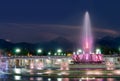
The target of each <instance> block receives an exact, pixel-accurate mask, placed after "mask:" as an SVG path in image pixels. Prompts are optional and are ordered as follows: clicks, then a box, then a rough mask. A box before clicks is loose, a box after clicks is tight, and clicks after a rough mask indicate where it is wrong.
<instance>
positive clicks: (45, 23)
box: [0, 0, 120, 42]
mask: <svg viewBox="0 0 120 81" xmlns="http://www.w3.org/2000/svg"><path fill="white" fill-rule="evenodd" d="M86 11H88V12H89V14H90V18H91V23H92V28H93V30H94V33H95V36H96V37H103V36H106V35H110V36H119V35H120V33H119V31H120V28H119V27H120V0H14V1H13V0H1V1H0V39H7V40H11V41H12V42H23V41H24V42H40V41H48V40H52V39H54V38H56V37H59V36H61V37H65V38H67V39H69V40H72V41H75V40H78V39H79V38H80V28H81V24H82V21H83V16H84V13H85V12H86Z"/></svg>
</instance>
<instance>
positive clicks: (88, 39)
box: [72, 12, 103, 63]
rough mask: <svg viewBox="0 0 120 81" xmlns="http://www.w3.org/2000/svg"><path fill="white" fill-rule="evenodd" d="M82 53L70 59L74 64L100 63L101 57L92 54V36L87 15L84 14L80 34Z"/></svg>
mask: <svg viewBox="0 0 120 81" xmlns="http://www.w3.org/2000/svg"><path fill="white" fill-rule="evenodd" d="M82 51H83V54H74V55H73V56H72V59H73V60H74V62H76V63H102V62H103V55H102V54H99V53H98V54H95V53H93V35H92V30H91V23H90V17H89V13H88V12H86V13H85V17H84V23H83V33H82Z"/></svg>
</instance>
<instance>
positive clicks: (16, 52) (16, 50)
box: [15, 48, 21, 68]
mask: <svg viewBox="0 0 120 81" xmlns="http://www.w3.org/2000/svg"><path fill="white" fill-rule="evenodd" d="M20 52H21V49H20V48H16V49H15V57H16V55H17V54H19V53H20ZM16 64H17V63H15V68H16Z"/></svg>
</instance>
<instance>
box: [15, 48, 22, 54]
mask: <svg viewBox="0 0 120 81" xmlns="http://www.w3.org/2000/svg"><path fill="white" fill-rule="evenodd" d="M20 52H21V49H20V48H16V49H15V56H16V55H17V54H19V53H20Z"/></svg>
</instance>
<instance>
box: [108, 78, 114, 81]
mask: <svg viewBox="0 0 120 81" xmlns="http://www.w3.org/2000/svg"><path fill="white" fill-rule="evenodd" d="M107 81H115V79H114V78H107Z"/></svg>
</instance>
